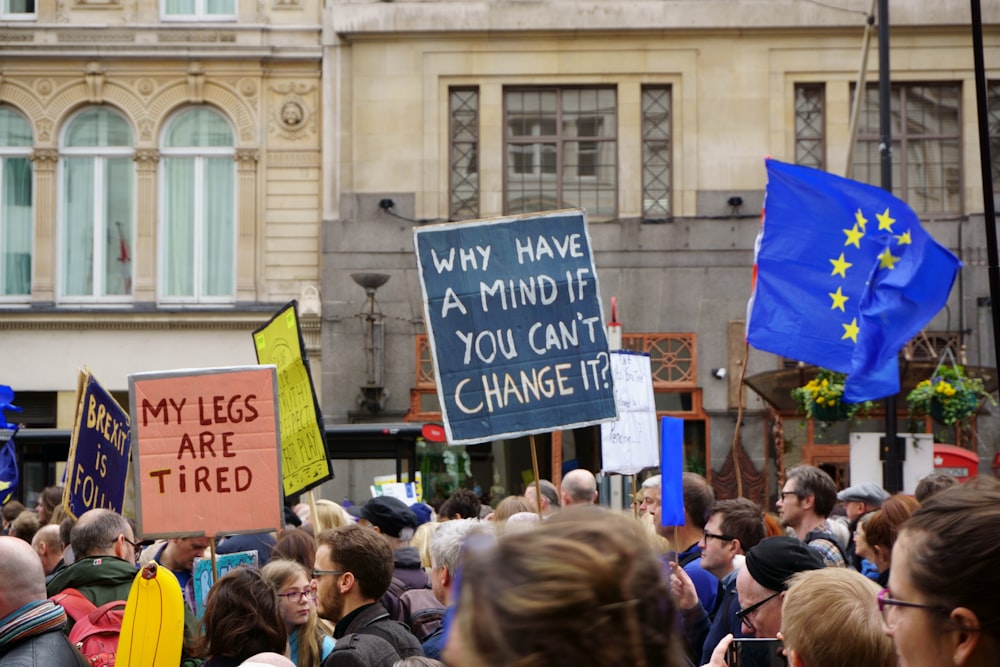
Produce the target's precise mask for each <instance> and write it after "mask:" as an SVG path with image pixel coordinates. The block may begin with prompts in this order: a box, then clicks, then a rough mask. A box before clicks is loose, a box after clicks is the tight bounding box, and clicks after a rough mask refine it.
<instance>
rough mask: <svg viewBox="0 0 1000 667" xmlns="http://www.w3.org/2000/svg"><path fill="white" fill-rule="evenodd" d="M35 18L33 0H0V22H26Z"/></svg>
mask: <svg viewBox="0 0 1000 667" xmlns="http://www.w3.org/2000/svg"><path fill="white" fill-rule="evenodd" d="M34 18H35V0H0V20H4V21H26V20H31V19H34Z"/></svg>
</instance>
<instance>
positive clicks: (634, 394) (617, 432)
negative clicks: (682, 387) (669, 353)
mask: <svg viewBox="0 0 1000 667" xmlns="http://www.w3.org/2000/svg"><path fill="white" fill-rule="evenodd" d="M611 375H612V377H614V380H615V403H617V405H618V421H613V422H605V423H603V424H601V459H602V466H601V470H602V471H603V472H604V473H618V474H621V475H634V474H636V473H638V472H640V471H641V470H643V469H644V468H650V467H654V466H658V465H660V452H659V448H658V447H657V441H658V438H659V434H658V433H657V423H656V404H655V402H654V398H653V373H652V368H651V366H650V362H649V355H648V354H644V353H638V352H629V351H626V350H615V351H614V352H612V353H611Z"/></svg>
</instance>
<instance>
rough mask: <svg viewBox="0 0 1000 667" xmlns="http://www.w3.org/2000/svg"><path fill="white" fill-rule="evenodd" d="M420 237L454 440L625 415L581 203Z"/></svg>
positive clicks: (429, 319) (431, 329) (430, 324)
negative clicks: (579, 207) (618, 410)
mask: <svg viewBox="0 0 1000 667" xmlns="http://www.w3.org/2000/svg"><path fill="white" fill-rule="evenodd" d="M414 246H415V248H416V252H417V266H418V269H419V273H420V285H421V289H422V292H423V301H424V315H425V321H426V323H427V328H428V336H429V340H430V342H431V352H432V356H433V360H434V370H435V373H436V377H437V387H438V397H439V399H440V402H441V411H442V415H443V417H444V425H445V429H446V431H447V434H448V441H449V442H451V443H452V444H473V443H477V442H485V441H489V440H494V439H500V438H507V437H515V436H519V435H528V434H533V433H541V432H546V431H551V430H553V429H556V428H576V427H579V426H586V425H590V424H596V423H599V422H602V421H606V420H609V419H614V418H615V416H616V410H615V401H614V390H613V379H612V377H611V373H610V370H611V369H610V365H611V362H610V359H609V355H608V341H607V335H606V333H605V325H604V315H603V312H602V310H601V300H600V295H599V293H598V284H597V273H596V271H595V270H594V260H593V254H592V252H591V246H590V237H589V234H588V232H587V226H586V216H585V214H584V212H583V211H581V210H576V209H574V210H565V211H555V212H551V213H538V214H529V215H522V216H515V217H509V218H497V219H493V220H477V221H473V222H468V223H449V224H442V225H431V226H427V227H418V228H416V229H415V230H414Z"/></svg>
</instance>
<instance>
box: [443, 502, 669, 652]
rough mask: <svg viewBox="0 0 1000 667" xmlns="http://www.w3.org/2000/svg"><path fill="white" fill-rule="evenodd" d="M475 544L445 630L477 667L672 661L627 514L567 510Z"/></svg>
mask: <svg viewBox="0 0 1000 667" xmlns="http://www.w3.org/2000/svg"><path fill="white" fill-rule="evenodd" d="M478 542H479V540H476V539H472V538H470V539H469V540H468V541H467V542H466V552H465V557H464V558H465V560H464V565H463V567H464V570H463V575H462V577H463V578H462V582H463V583H462V587H461V592H460V597H459V600H458V604H457V607H456V619H455V626H453V628H452V631H454V632H460V633H461V637H462V639H463V643H464V645H465V646H466V647H467V649H468V650H469V651H470V652H471V653H472V654H474V656H475V657H476V658H478V663H479V664H481V665H483V667H498V666H500V665H509V664H517V665H519V667H548V666H551V665H561V664H567V665H569V664H572V665H576V666H577V667H607V666H608V665H615V664H618V665H626V664H627V665H631V666H634V667H672V666H674V665H676V664H678V662H679V658H678V656H679V655H680V648H679V643H678V637H677V635H676V628H675V626H676V623H675V621H676V619H675V616H674V608H673V603H672V601H671V597H670V589H669V587H668V585H667V583H666V581H665V579H664V578H663V574H662V570H661V566H660V564H659V562H658V561H657V559H656V556H655V554H654V552H653V551H652V550H651V549H650V548H649V542H648V540H647V538H646V537H645V535H644V534H643V532H642V529H641V528H640V526H639V525H638V523H637V522H635V521H633V520H632V519H631V518H630V517H627V516H623V515H620V514H616V513H613V512H611V511H609V510H606V509H604V508H601V507H599V506H596V505H575V506H571V507H569V508H566V509H564V510H563V511H561V512H559V513H558V514H557V515H555V516H553V517H552V518H550V519H548V520H546V521H542V522H540V523H539V524H537V528H536V529H535V530H532V531H527V532H518V533H514V534H506V535H503V536H501V537H500V539H499V540H498V541H497V542H496V543H495V544H493V545H492V546H490V545H483V544H478ZM511 637H517V638H518V639H517V641H511ZM608 637H616V638H617V640H616V641H613V642H610V641H608Z"/></svg>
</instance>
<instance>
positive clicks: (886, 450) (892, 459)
mask: <svg viewBox="0 0 1000 667" xmlns="http://www.w3.org/2000/svg"><path fill="white" fill-rule="evenodd" d="M878 66H879V75H878V93H879V104H878V110H879V113H878V124H879V152H880V153H881V166H882V189H883V190H885V191H886V192H892V106H891V105H892V81H891V79H890V69H889V0H878ZM858 94H859V95H862V94H864V91H863V90H859V91H858ZM896 431H897V424H896V396H895V395H891V396H886V398H885V437H884V438H883V439H882V443H881V449H882V456H881V458H882V461H883V464H882V485H883V486H884V487H885V490H886V491H888V492H889V493H898V492H900V491H902V490H903V463H902V460H901V458H900V453H901V452H900V450H901V449H902V447H901V446H900V445H899V440H898V438H897V435H896Z"/></svg>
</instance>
